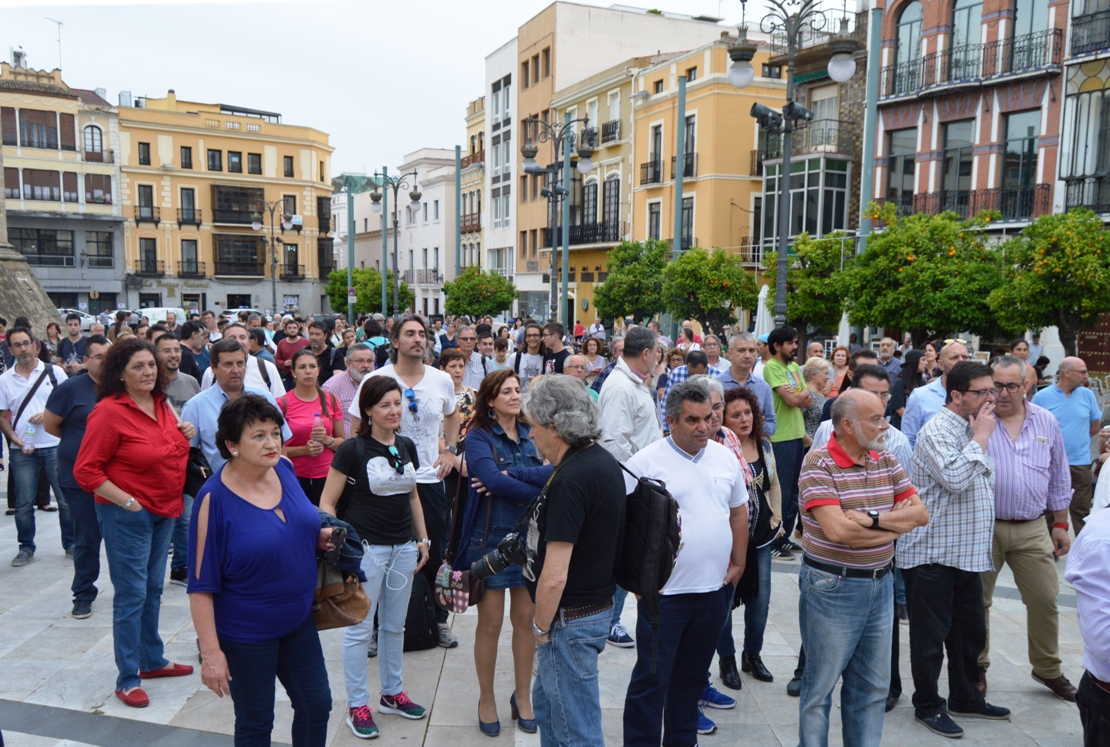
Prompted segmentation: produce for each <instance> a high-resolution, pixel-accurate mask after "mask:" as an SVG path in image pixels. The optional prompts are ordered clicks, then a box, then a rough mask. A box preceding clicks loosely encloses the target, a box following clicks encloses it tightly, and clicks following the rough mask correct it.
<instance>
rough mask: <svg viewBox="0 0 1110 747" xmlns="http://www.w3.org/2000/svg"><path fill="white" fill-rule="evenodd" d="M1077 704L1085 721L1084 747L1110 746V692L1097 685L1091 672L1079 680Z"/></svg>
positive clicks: (1080, 717) (1081, 717) (1082, 720)
mask: <svg viewBox="0 0 1110 747" xmlns="http://www.w3.org/2000/svg"><path fill="white" fill-rule="evenodd" d="M1075 704H1076V705H1077V706H1079V720H1080V721H1081V722H1082V723H1083V747H1110V693H1108V692H1106V691H1105V690H1103V689H1102V688H1101V687H1099V686H1098V685H1096V684H1095V681H1094V679H1093V678H1092V677H1091V675H1090V673H1089V672H1084V673H1083V678H1082V679H1080V680H1079V692H1078V693H1076V696H1075Z"/></svg>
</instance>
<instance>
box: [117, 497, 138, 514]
mask: <svg viewBox="0 0 1110 747" xmlns="http://www.w3.org/2000/svg"><path fill="white" fill-rule="evenodd" d="M134 502H135V496H131V497H130V498H128V499H127V503H125V504H123V505H122V506H121V507H120V508H123V509H125V510H127V511H130V510H131V505H132V504H133V503H134Z"/></svg>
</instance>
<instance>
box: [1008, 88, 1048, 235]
mask: <svg viewBox="0 0 1110 747" xmlns="http://www.w3.org/2000/svg"><path fill="white" fill-rule="evenodd" d="M1040 128H1041V112H1040V110H1039V109H1036V110H1033V111H1027V112H1019V113H1017V114H1010V115H1008V116H1007V117H1006V142H1005V143H1004V152H1003V162H1002V204H1001V206H1000V207H1001V210H1002V214H1003V216H1004V217H1006V218H1029V217H1032V215H1033V207H1034V205H1033V202H1034V193H1035V189H1036V185H1037V136H1038V134H1039V132H1040Z"/></svg>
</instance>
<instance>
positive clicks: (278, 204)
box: [251, 200, 293, 319]
mask: <svg viewBox="0 0 1110 747" xmlns="http://www.w3.org/2000/svg"><path fill="white" fill-rule="evenodd" d="M284 208H285V201H284V200H274V201H273V202H267V201H265V200H259V201H258V202H257V203H256V204H255V209H254V212H253V213H251V228H253V229H254V230H255V231H261V230H262V228H263V223H262V220H263V218H265V217H266V214H267V213H269V215H270V242H269V244H270V291H271V293H273V304H274V305H273V312H272V313H273V316H274V318H275V319H277V318H278V317H279V316H280V314H278V305H277V269H278V260H277V245H278V244H281V245H282V246H284V245H285V242H284V241H282V239H281V237H280V236H277V235H276V234H275V233H274V216H275V215H278V216H279V217H280V218H281V230H282V232H285V231H288V230H290V229H291V228H293V216H292V215H289V213H286V212H284ZM279 211H281V212H279ZM262 240H263V241H266V235H265V234H263V235H262Z"/></svg>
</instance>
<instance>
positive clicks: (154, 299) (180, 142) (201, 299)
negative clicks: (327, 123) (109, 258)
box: [119, 90, 335, 313]
mask: <svg viewBox="0 0 1110 747" xmlns="http://www.w3.org/2000/svg"><path fill="white" fill-rule="evenodd" d="M124 96H126V99H129V98H130V96H129V95H127V94H124V95H121V99H122V100H121V106H120V107H119V112H120V114H119V126H120V148H119V161H120V170H121V179H122V187H121V190H120V192H121V196H122V203H123V214H124V218H126V219H127V221H128V222H127V223H126V226H125V230H124V247H125V258H126V259H125V261H126V263H127V268H128V277H127V281H128V283H129V285H130V286H131V287H133V288H134V289H135V290H136V291H137V292H138V306H139V307H143V306H180V307H182V308H185V309H186V310H189V309H205V308H210V309H213V310H215V311H217V312H219V311H226V310H228V309H236V308H255V309H263V310H265V309H273V308H274V306H275V304H274V301H275V299H274V295H276V310H275V312H282V311H286V310H290V311H292V310H297V311H303V312H305V313H309V312H319V311H326V310H328V308H329V304H328V302H327V300H326V298H325V297H324V291H323V288H324V285H325V284H326V281H327V273H328V272H329V271H330V270H331V269H333V267H334V262H335V260H334V253H333V248H332V240H331V239H330V238H328V235H327V234H328V231H329V230H330V229H331V225H330V224H331V201H330V195H331V184H330V181H331V165H330V159H331V153H332V151H333V148H332V147H331V145H329V143H328V136H327V134H325V133H323V132H320V131H319V130H316V129H313V128H310V127H299V126H295V125H288V124H283V123H282V121H281V115H280V114H277V113H275V112H266V111H258V110H254V109H246V108H242V107H237V106H228V105H225V104H204V103H198V102H192V101H183V100H179V99H178V98H177V96H176V94H175V93H174V91H173V90H170V91H169V93H168V94H167V95H166V97H165V98H160V99H151V98H138V99H136V100H135V101H134V102H133V105H127V104H130V103H131V102H129V101H127V100H126V99H125V98H124ZM264 202H266V203H271V204H273V203H279V205H278V208H277V210H276V212H275V214H274V220H275V223H276V224H277V225H276V230H275V232H274V233H275V237H276V238H277V239H278V240H279V241H275V242H274V244H273V245H272V246H271V247H269V248H268V247H267V243H268V241H269V237H270V227H269V223H270V215H269V212H268V211H266V210H265V208H264V205H263V203H264ZM283 213H284V214H285V215H287V216H289V221H288V222H289V223H291V224H292V227H291V229H290V230H282V217H281V216H282V214H283ZM260 216H261V217H260ZM256 220H259V221H261V222H262V223H263V224H264V227H263V228H262V229H261V230H258V231H256V230H254V229H253V228H252V225H251V224H252V223H253V222H255V221H256ZM275 274H276V276H277V277H276V280H277V283H276V294H275V288H274V286H273V284H272V283H271V280H272V279H273V278H274V275H275Z"/></svg>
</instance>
